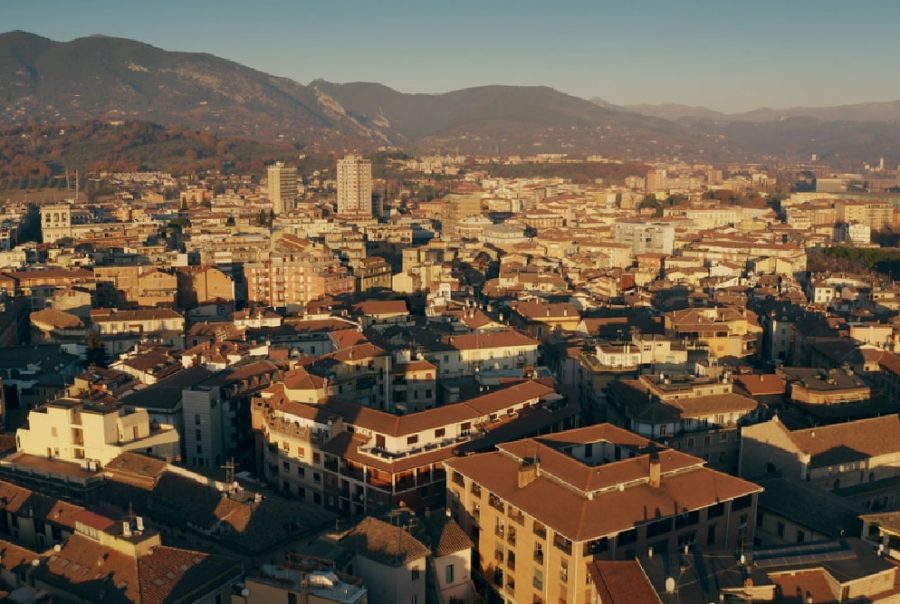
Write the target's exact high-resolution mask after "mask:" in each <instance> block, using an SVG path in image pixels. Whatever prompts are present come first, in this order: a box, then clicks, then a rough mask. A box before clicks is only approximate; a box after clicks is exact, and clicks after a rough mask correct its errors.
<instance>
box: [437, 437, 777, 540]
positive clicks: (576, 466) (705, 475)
mask: <svg viewBox="0 0 900 604" xmlns="http://www.w3.org/2000/svg"><path fill="white" fill-rule="evenodd" d="M564 434H565V432H563V433H561V435H564ZM519 442H523V441H519ZM524 442H525V443H527V442H534V441H533V439H526V441H524ZM517 446H521V445H517V444H516V443H509V444H507V445H501V448H502V449H507V450H509V449H511V448H514V447H517ZM528 448H529V447H528V445H527V444H526V445H525V446H524V449H528ZM550 451H553V453H552V454H551V453H550ZM538 456H539V461H540V465H539V470H538V476H537V478H535V479H534V480H533V481H531V482H530V483H528V484H527V485H526V486H524V487H519V484H518V470H519V468H520V467H521V462H520V460H519V459H517V458H516V457H514V456H513V455H510V454H507V453H505V452H503V451H497V452H492V453H482V454H478V455H470V456H468V457H457V458H454V459H450V460H448V461H446V462H445V465H446V466H447V467H448V468H450V469H451V471H453V470H455V471H458V472H460V473H462V474H463V475H465V476H467V477H469V478H470V479H472V480H473V481H475V482H476V483H478V484H479V485H481V486H482V488H485V489H487V490H489V491H490V492H492V493H494V494H496V495H498V496H499V497H500V498H501V499H503V500H505V501H507V502H509V503H511V504H512V505H514V506H516V507H518V508H519V509H521V510H522V511H524V512H525V513H526V514H528V515H530V516H532V517H534V518H536V519H537V520H539V521H540V522H542V523H544V524H546V525H548V526H550V527H551V528H553V529H554V530H555V531H557V532H559V533H561V534H562V535H564V536H566V537H568V538H569V539H572V540H573V541H585V540H593V539H598V538H600V537H604V536H608V535H612V534H614V533H618V532H622V531H625V530H629V529H631V528H632V527H634V526H636V525H640V524H643V523H645V522H647V521H649V520H651V519H652V518H653V517H655V515H656V512H654V510H656V511H658V512H659V513H660V514H663V515H669V514H670V513H676V511H682V510H696V509H700V508H703V507H707V506H711V505H714V504H716V503H717V502H720V501H725V500H729V499H734V498H736V497H740V496H742V495H747V494H750V493H756V492H759V491H760V490H761V489H760V487H758V486H757V485H755V484H753V483H750V482H747V481H745V480H742V479H740V478H736V477H734V476H730V475H728V474H724V473H722V472H717V471H715V470H712V469H710V468H707V467H704V466H703V465H702V464H703V461H702V460H700V459H697V458H694V457H692V456H690V455H686V454H684V453H680V452H677V451H670V450H666V451H663V452H662V453H661V454H660V461H661V464H662V479H661V484H660V486H659V487H653V486H650V484H649V483H648V482H647V481H646V480H645V479H644V477H647V476H648V475H649V461H648V458H649V456H648V455H641V456H638V457H633V458H630V459H627V460H623V461H619V462H610V463H607V464H604V465H601V466H596V467H593V468H592V467H590V466H587V465H586V464H582V463H581V462H579V461H577V460H575V459H573V458H568V456H565V455H563V454H561V453H559V452H557V451H555V450H552V449H550V448H549V447H547V448H544V449H540V450H539V453H538ZM563 457H566V458H568V459H563ZM561 484H568V485H570V487H569V488H566V487H563V488H560V487H561ZM619 484H622V485H625V484H627V486H625V487H624V488H621V489H619V488H616V486H617V485H619ZM595 489H596V490H595ZM601 489H602V490H601ZM587 490H591V491H592V492H593V494H592V496H591V497H590V498H589V497H588V496H587V494H586V491H587ZM670 511H671V512H670Z"/></svg>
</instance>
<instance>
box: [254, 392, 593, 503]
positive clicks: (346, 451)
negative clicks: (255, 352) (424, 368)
mask: <svg viewBox="0 0 900 604" xmlns="http://www.w3.org/2000/svg"><path fill="white" fill-rule="evenodd" d="M560 398H561V397H559V395H558V394H556V391H555V390H554V389H553V388H552V387H551V386H548V385H546V384H544V383H542V382H539V381H533V380H527V381H522V382H519V383H515V384H512V385H510V386H508V387H506V388H502V389H499V390H496V391H493V392H489V393H487V394H483V395H481V396H478V397H476V398H473V399H469V400H466V401H462V402H459V403H453V404H447V405H444V406H441V407H436V408H433V409H427V410H424V411H419V412H410V413H407V414H404V415H395V414H391V413H387V412H384V411H380V410H377V409H371V408H369V407H363V406H360V405H356V404H353V403H349V402H344V401H340V400H335V399H332V400H329V401H328V402H327V403H324V402H320V403H319V404H308V403H307V402H305V401H304V402H301V401H303V398H302V397H301V396H297V395H295V394H294V393H292V392H290V391H289V389H288V388H287V384H274V385H273V386H272V387H271V388H267V389H266V390H264V391H263V392H261V393H260V396H258V397H256V398H255V399H254V401H253V407H252V411H251V414H252V422H253V430H254V432H255V433H256V443H257V445H256V455H257V467H258V468H259V472H260V474H261V475H262V476H264V477H265V479H266V480H267V481H269V482H270V483H271V484H273V485H276V486H277V487H278V488H279V489H280V490H281V491H283V492H286V493H290V494H292V495H295V496H297V497H300V498H301V499H303V500H306V501H309V502H312V503H315V504H318V505H323V506H325V507H327V508H329V509H333V510H337V511H340V512H341V513H345V514H360V513H374V512H377V511H379V510H387V509H391V508H393V507H396V506H398V505H400V504H401V502H403V504H404V505H406V506H407V507H410V508H414V509H421V508H423V507H426V506H430V507H437V506H440V505H442V503H443V500H444V476H445V475H444V468H443V466H441V461H443V460H445V459H447V458H450V457H452V456H454V455H456V454H458V451H468V450H479V449H486V448H490V447H491V446H493V443H494V442H497V441H498V440H500V439H505V438H518V437H521V436H524V435H527V434H534V433H538V432H542V433H543V432H553V431H556V430H560V429H565V428H569V427H573V426H574V425H577V422H578V415H579V409H578V407H577V405H573V404H568V405H567V404H563V402H562V401H560V400H559V399H560Z"/></svg>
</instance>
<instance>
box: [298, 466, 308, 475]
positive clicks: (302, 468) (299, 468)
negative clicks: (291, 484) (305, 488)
mask: <svg viewBox="0 0 900 604" xmlns="http://www.w3.org/2000/svg"><path fill="white" fill-rule="evenodd" d="M297 476H306V468H304V467H302V466H297Z"/></svg>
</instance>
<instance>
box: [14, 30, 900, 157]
mask: <svg viewBox="0 0 900 604" xmlns="http://www.w3.org/2000/svg"><path fill="white" fill-rule="evenodd" d="M87 119H101V120H130V119H141V120H148V121H153V122H158V123H161V124H179V125H187V126H191V127H194V128H198V129H201V130H208V131H210V132H214V133H217V134H229V135H233V134H237V135H241V136H245V137H250V138H256V139H262V140H273V139H277V140H283V141H287V142H295V143H297V144H298V145H300V146H302V147H304V148H321V149H359V150H369V149H374V148H378V147H384V146H388V147H400V148H404V149H408V150H411V151H417V152H425V151H435V150H443V151H445V152H447V151H456V150H459V151H460V152H468V153H496V152H500V153H523V152H528V153H537V152H560V151H562V152H570V153H606V154H610V155H613V156H616V157H630V158H644V159H652V158H654V157H663V156H672V155H679V156H683V157H691V158H707V159H710V160H720V161H721V160H728V159H746V158H760V159H762V158H772V157H777V158H784V159H796V158H802V157H808V156H809V154H811V153H817V154H818V155H819V157H820V158H823V159H827V158H833V159H835V160H837V161H875V160H877V158H878V157H881V156H885V157H886V159H887V160H888V161H889V162H891V161H897V160H900V122H898V120H900V101H898V102H890V103H867V104H861V105H848V106H842V107H829V108H793V109H786V110H772V109H760V110H757V111H753V112H748V113H744V114H734V115H728V114H723V113H720V112H716V111H713V110H710V109H705V108H698V107H685V106H681V105H674V104H665V105H635V106H623V107H620V106H615V105H610V104H608V103H604V102H602V101H599V100H597V99H595V100H593V101H588V100H585V99H581V98H578V97H574V96H571V95H568V94H565V93H562V92H559V91H557V90H554V89H552V88H548V87H542V86H534V87H525V86H482V87H477V88H467V89H463V90H456V91H452V92H447V93H444V94H409V93H402V92H398V91H396V90H393V89H391V88H389V87H387V86H384V85H381V84H377V83H349V84H334V83H331V82H328V81H325V80H315V81H313V82H311V83H310V84H309V85H303V84H300V83H298V82H295V81H293V80H291V79H288V78H281V77H276V76H272V75H269V74H266V73H263V72H261V71H258V70H255V69H252V68H249V67H246V66H243V65H240V64H238V63H235V62H232V61H228V60H225V59H221V58H218V57H215V56H212V55H209V54H204V53H185V52H169V51H165V50H162V49H159V48H156V47H153V46H150V45H148V44H143V43H141V42H135V41H132V40H125V39H120V38H109V37H105V36H92V37H88V38H80V39H76V40H73V41H71V42H55V41H52V40H49V39H47V38H43V37H40V36H36V35H34V34H29V33H25V32H9V33H6V34H0V122H2V123H3V124H4V125H15V124H23V123H26V122H27V121H29V120H40V121H44V122H49V123H61V122H80V121H84V120H87Z"/></svg>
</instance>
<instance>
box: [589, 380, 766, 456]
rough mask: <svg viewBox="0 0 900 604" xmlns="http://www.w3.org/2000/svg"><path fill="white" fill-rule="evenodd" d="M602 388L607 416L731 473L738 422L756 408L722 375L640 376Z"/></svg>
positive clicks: (754, 413)
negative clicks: (604, 390)
mask: <svg viewBox="0 0 900 604" xmlns="http://www.w3.org/2000/svg"><path fill="white" fill-rule="evenodd" d="M606 393H607V396H606V399H605V402H606V406H605V417H606V418H607V419H608V420H609V421H613V422H615V423H616V424H618V425H621V426H623V427H625V428H627V429H629V430H633V431H634V432H637V433H638V434H640V435H642V436H645V437H647V438H653V439H657V440H660V441H662V442H664V443H665V444H666V445H668V446H671V447H673V448H675V449H678V450H679V451H684V452H685V453H689V454H691V455H695V456H697V457H701V458H703V459H704V460H705V461H706V462H707V463H709V464H710V466H711V467H713V468H716V469H717V470H722V471H729V472H732V471H734V470H735V469H736V468H737V462H738V448H739V442H740V431H739V426H740V425H742V424H744V423H747V422H750V421H753V420H755V419H756V417H757V415H758V412H759V403H758V402H757V401H756V400H754V399H752V398H750V397H747V396H744V395H742V394H738V393H736V392H734V389H733V383H732V381H731V379H730V378H728V377H724V376H723V377H722V378H716V377H704V376H691V375H686V374H675V375H672V374H668V373H661V374H659V375H641V376H639V377H638V378H637V379H629V380H616V381H613V382H610V383H609V385H608V387H607V389H606Z"/></svg>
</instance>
